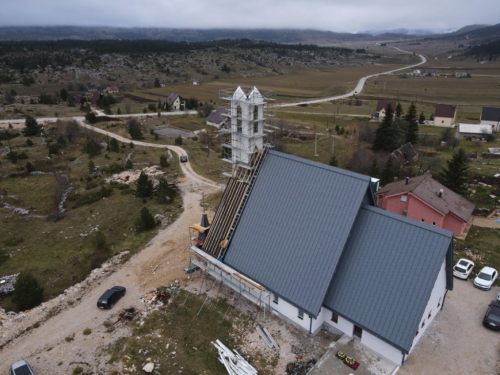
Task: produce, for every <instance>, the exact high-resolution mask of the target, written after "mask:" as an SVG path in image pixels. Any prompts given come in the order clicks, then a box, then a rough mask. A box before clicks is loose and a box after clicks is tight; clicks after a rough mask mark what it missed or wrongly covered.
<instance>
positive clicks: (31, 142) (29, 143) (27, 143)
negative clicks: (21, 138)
mask: <svg viewBox="0 0 500 375" xmlns="http://www.w3.org/2000/svg"><path fill="white" fill-rule="evenodd" d="M26 146H28V147H31V146H33V141H32V140H31V139H29V138H28V139H27V140H26Z"/></svg>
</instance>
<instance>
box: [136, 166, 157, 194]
mask: <svg viewBox="0 0 500 375" xmlns="http://www.w3.org/2000/svg"><path fill="white" fill-rule="evenodd" d="M152 193H153V181H151V180H150V179H149V177H148V175H147V174H146V173H144V172H141V174H140V176H139V178H138V179H137V187H136V190H135V195H136V196H137V197H139V198H147V197H150V196H151V194H152Z"/></svg>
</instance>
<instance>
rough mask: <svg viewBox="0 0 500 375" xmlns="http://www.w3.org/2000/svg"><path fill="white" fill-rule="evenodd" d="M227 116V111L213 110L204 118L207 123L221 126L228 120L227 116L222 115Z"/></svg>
mask: <svg viewBox="0 0 500 375" xmlns="http://www.w3.org/2000/svg"><path fill="white" fill-rule="evenodd" d="M224 113H226V114H228V111H227V110H222V109H214V110H213V111H212V112H210V114H209V115H208V116H207V117H206V119H205V120H206V121H207V122H212V123H214V124H222V123H227V122H228V120H229V117H228V116H224V115H223V114H224Z"/></svg>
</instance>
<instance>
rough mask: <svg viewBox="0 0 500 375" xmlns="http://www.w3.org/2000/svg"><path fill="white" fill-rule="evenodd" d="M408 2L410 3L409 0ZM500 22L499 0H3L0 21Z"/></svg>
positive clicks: (303, 25)
mask: <svg viewBox="0 0 500 375" xmlns="http://www.w3.org/2000/svg"><path fill="white" fill-rule="evenodd" d="M403 4H404V5H403ZM497 23H500V1H499V0H419V1H409V0H404V1H400V2H395V1H390V0H375V1H374V0H250V1H244V0H243V1H241V0H240V1H237V0H234V1H228V0H187V1H174V0H141V1H131V0H128V1H127V0H120V1H118V0H83V1H74V0H43V1H40V0H2V1H1V3H0V26H10V25H15V26H47V25H48V26H53V25H75V26H94V25H98V26H116V27H167V28H247V29H248V28H250V29H253V28H298V29H316V30H329V31H335V32H359V31H363V30H373V29H374V30H380V29H395V28H408V29H432V30H438V31H442V30H455V29H458V28H460V27H462V26H465V25H471V24H490V25H493V24H497Z"/></svg>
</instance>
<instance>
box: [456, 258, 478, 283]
mask: <svg viewBox="0 0 500 375" xmlns="http://www.w3.org/2000/svg"><path fill="white" fill-rule="evenodd" d="M473 269H474V262H473V261H471V260H469V259H465V258H460V259H459V260H458V262H457V264H455V266H454V267H453V276H456V277H458V278H459V279H464V280H467V279H468V278H469V276H470V274H471V272H472V270H473Z"/></svg>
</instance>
